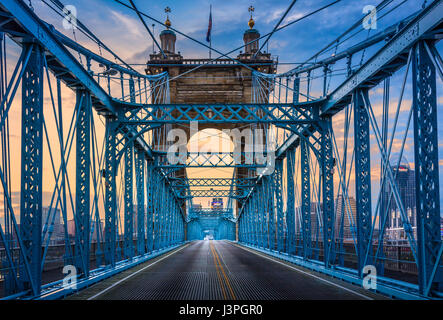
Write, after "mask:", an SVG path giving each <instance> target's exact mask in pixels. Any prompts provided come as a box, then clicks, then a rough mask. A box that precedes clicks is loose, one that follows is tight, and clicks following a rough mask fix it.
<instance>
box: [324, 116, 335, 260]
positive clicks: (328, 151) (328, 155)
mask: <svg viewBox="0 0 443 320" xmlns="http://www.w3.org/2000/svg"><path fill="white" fill-rule="evenodd" d="M323 124H324V127H323V132H322V138H321V140H322V150H321V151H322V153H321V175H322V180H321V181H322V192H323V257H324V262H325V266H329V265H330V264H331V263H333V261H334V259H335V242H334V239H335V237H334V221H335V218H334V216H335V209H334V162H335V159H334V158H333V154H332V153H333V151H332V136H331V135H332V127H331V126H332V121H331V118H327V120H324V122H323Z"/></svg>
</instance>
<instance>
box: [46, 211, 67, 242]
mask: <svg viewBox="0 0 443 320" xmlns="http://www.w3.org/2000/svg"><path fill="white" fill-rule="evenodd" d="M60 216H61V213H60V209H56V208H49V207H43V208H42V231H43V232H45V243H46V241H47V239H48V236H49V235H51V238H50V243H51V244H55V243H57V242H58V241H60V240H63V239H64V232H63V224H62V223H61V218H60Z"/></svg>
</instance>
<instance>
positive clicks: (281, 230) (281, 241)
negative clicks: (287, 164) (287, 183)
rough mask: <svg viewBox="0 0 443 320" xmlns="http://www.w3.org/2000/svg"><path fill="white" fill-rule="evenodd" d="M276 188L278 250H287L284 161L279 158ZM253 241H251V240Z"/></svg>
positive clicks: (275, 180)
mask: <svg viewBox="0 0 443 320" xmlns="http://www.w3.org/2000/svg"><path fill="white" fill-rule="evenodd" d="M273 177H274V181H273V184H274V188H275V189H274V190H275V209H276V240H277V251H279V252H282V251H284V250H285V236H286V230H285V227H284V224H283V219H284V216H283V214H284V213H283V191H282V188H283V161H282V160H278V161H277V162H276V164H275V171H274V175H273ZM250 243H251V242H250Z"/></svg>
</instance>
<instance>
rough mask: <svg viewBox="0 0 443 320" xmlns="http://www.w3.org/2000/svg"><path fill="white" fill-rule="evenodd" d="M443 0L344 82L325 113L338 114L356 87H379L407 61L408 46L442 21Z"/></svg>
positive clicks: (330, 99) (329, 99) (397, 35)
mask: <svg viewBox="0 0 443 320" xmlns="http://www.w3.org/2000/svg"><path fill="white" fill-rule="evenodd" d="M442 12H443V1H442V0H437V1H434V2H432V3H431V4H429V6H428V7H427V8H425V9H424V10H423V11H422V12H421V13H420V14H418V15H417V16H416V17H415V18H414V19H412V21H411V22H409V23H408V24H407V26H406V27H405V28H403V29H402V30H401V31H399V32H398V33H397V34H396V35H395V36H394V37H393V38H392V39H391V40H390V41H389V42H388V43H387V44H386V45H385V46H383V48H381V49H380V50H379V51H378V52H377V53H376V54H375V55H374V56H372V57H371V58H370V59H369V60H368V61H367V62H366V63H365V64H364V65H363V66H362V67H361V68H360V69H359V70H358V71H357V72H355V73H354V74H353V75H352V76H351V77H349V79H347V80H346V81H345V82H343V83H342V84H341V85H340V86H339V87H338V88H337V89H336V90H334V92H333V93H331V94H330V95H329V98H328V100H327V101H326V102H325V104H324V105H323V106H322V108H321V114H335V113H337V112H339V111H340V110H342V109H343V108H344V107H345V106H346V105H347V104H349V102H350V101H351V97H352V93H353V92H354V90H356V89H359V88H360V89H361V88H365V89H369V88H373V87H375V86H376V85H377V84H379V83H380V82H381V81H382V80H383V79H385V78H386V77H388V76H390V75H391V74H392V73H393V72H395V71H396V70H398V69H400V68H401V67H402V66H404V65H405V64H406V62H407V54H408V50H409V49H410V48H411V46H412V45H413V44H414V43H415V42H416V41H417V40H419V39H420V38H421V37H423V36H425V34H426V33H427V32H429V31H431V30H432V29H434V28H435V27H436V26H438V25H439V24H441V23H442V21H443V18H442V14H441V13H442Z"/></svg>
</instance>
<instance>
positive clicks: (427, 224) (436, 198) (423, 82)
mask: <svg viewBox="0 0 443 320" xmlns="http://www.w3.org/2000/svg"><path fill="white" fill-rule="evenodd" d="M412 79H413V82H412V86H413V108H414V151H415V152H414V153H415V185H416V187H415V190H416V204H417V205H416V208H417V209H416V210H417V247H418V248H417V249H418V280H419V287H420V292H421V293H427V292H429V290H438V291H440V292H443V266H442V263H441V257H440V259H439V250H440V248H441V246H442V241H441V235H440V192H439V191H440V189H439V172H438V168H439V162H438V137H437V133H438V129H437V93H436V92H437V88H436V70H435V66H434V64H433V63H432V60H431V58H430V57H429V55H428V52H427V50H426V47H425V42H419V43H418V44H417V45H416V47H415V48H414V50H413V59H412ZM437 264H438V267H437ZM433 277H434V278H433Z"/></svg>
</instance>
